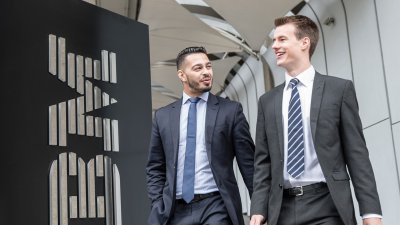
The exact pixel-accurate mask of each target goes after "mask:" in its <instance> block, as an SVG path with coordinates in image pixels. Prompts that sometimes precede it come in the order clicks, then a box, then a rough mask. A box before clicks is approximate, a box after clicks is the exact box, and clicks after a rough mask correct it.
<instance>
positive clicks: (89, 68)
mask: <svg viewBox="0 0 400 225" xmlns="http://www.w3.org/2000/svg"><path fill="white" fill-rule="evenodd" d="M85 75H86V77H93V61H92V59H91V58H85Z"/></svg>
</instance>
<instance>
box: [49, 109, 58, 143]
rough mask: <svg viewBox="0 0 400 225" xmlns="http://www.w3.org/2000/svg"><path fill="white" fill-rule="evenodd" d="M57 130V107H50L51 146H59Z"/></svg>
mask: <svg viewBox="0 0 400 225" xmlns="http://www.w3.org/2000/svg"><path fill="white" fill-rule="evenodd" d="M57 129H58V125H57V105H51V106H49V145H57V140H58V132H57Z"/></svg>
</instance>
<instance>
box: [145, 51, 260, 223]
mask: <svg viewBox="0 0 400 225" xmlns="http://www.w3.org/2000/svg"><path fill="white" fill-rule="evenodd" d="M176 61H177V69H178V71H177V74H178V77H179V79H180V80H181V82H182V84H183V97H182V98H181V99H179V100H178V101H176V102H174V103H172V104H170V105H167V106H165V107H162V108H160V109H159V110H157V111H156V112H155V113H154V120H153V128H152V133H151V141H150V147H149V159H148V163H147V168H146V171H147V189H148V195H149V198H150V200H151V212H150V215H149V219H148V223H149V225H159V224H160V225H161V224H163V225H164V224H171V225H181V224H182V225H189V224H209V225H212V224H215V225H228V224H233V225H244V221H243V215H242V208H241V201H240V195H239V189H238V186H237V182H236V179H235V175H234V172H233V160H234V158H236V161H237V164H238V166H239V169H240V172H241V174H242V176H243V179H244V182H245V184H246V186H247V188H248V190H249V193H250V195H251V194H252V191H253V186H252V181H253V172H254V170H253V166H254V165H253V163H254V158H253V157H254V144H253V140H252V138H251V136H250V132H249V125H248V123H247V121H246V118H245V116H244V114H243V112H242V106H241V104H240V103H237V102H233V101H230V100H227V99H224V98H221V97H218V96H215V95H213V94H211V93H210V92H209V91H210V90H211V86H212V81H213V70H212V66H211V62H210V60H209V59H208V56H207V52H206V50H205V49H204V48H203V47H189V48H185V49H184V50H182V51H181V52H180V53H179V54H178V57H177V60H176Z"/></svg>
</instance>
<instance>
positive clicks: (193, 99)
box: [189, 97, 200, 104]
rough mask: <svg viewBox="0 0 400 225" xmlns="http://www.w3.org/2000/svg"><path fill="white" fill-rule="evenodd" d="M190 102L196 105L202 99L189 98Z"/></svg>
mask: <svg viewBox="0 0 400 225" xmlns="http://www.w3.org/2000/svg"><path fill="white" fill-rule="evenodd" d="M189 101H190V103H194V104H196V103H198V102H199V101H200V98H199V97H195V98H189Z"/></svg>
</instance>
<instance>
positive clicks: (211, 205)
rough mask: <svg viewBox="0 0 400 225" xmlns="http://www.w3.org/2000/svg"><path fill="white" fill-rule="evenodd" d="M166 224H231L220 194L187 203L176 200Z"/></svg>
mask: <svg viewBox="0 0 400 225" xmlns="http://www.w3.org/2000/svg"><path fill="white" fill-rule="evenodd" d="M168 225H232V222H231V219H230V218H229V215H228V211H227V210H226V207H225V204H224V201H223V200H222V197H221V195H216V196H212V197H209V198H205V199H202V200H200V201H197V202H191V203H189V204H187V203H185V202H183V200H178V201H177V202H176V203H175V212H174V214H173V216H172V218H171V219H170V220H169V222H168Z"/></svg>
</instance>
